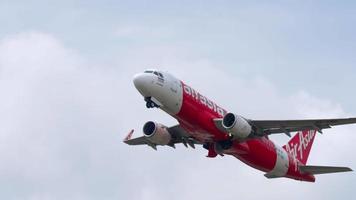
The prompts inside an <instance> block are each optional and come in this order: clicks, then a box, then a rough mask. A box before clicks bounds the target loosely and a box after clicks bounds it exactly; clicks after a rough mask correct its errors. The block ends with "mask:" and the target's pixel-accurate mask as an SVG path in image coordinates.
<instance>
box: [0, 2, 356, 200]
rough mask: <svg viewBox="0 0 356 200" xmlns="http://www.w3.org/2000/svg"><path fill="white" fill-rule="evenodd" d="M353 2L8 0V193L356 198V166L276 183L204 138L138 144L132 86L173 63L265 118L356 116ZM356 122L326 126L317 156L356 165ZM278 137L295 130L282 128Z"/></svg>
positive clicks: (235, 107) (2, 119)
mask: <svg viewBox="0 0 356 200" xmlns="http://www.w3.org/2000/svg"><path fill="white" fill-rule="evenodd" d="M355 23H356V3H354V2H353V1H331V0H330V1H328V0H327V1H295V0H288V1H227V0H223V1H199V0H197V1H194V2H192V1H185V0H182V1H169V2H168V1H159V0H157V1H100V2H99V1H79V0H78V1H52V2H51V1H32V0H30V1H25V2H21V1H6V0H5V1H4V0H1V1H0V24H1V29H0V94H1V96H0V97H1V98H0V177H1V178H0V197H1V198H2V199H10V200H12V199H30V200H52V199H76V200H77V199H134V200H141V199H145V200H149V199H155V200H160V199H168V198H169V199H173V200H174V199H216V198H220V199H228V200H229V199H238V198H240V199H261V198H274V199H286V198H288V199H301V198H317V199H339V198H348V199H353V198H356V196H355V193H354V191H353V188H355V187H356V176H355V174H354V173H345V174H332V175H323V176H318V177H317V182H316V183H314V184H311V183H303V182H298V181H293V180H289V179H274V180H268V179H266V178H265V177H264V176H263V173H262V172H259V171H257V170H255V169H252V168H250V167H248V166H246V165H245V164H243V163H241V162H240V161H239V160H237V159H234V158H233V157H229V156H224V157H219V158H215V159H209V158H206V157H205V156H206V155H207V152H206V150H204V149H203V148H199V147H198V148H197V149H195V150H193V149H186V148H185V147H182V145H181V146H178V147H177V149H175V150H174V149H171V148H169V147H161V148H159V149H158V151H157V152H156V151H154V150H152V149H151V148H150V147H131V146H127V145H125V144H124V143H123V142H122V140H123V138H124V137H125V135H126V134H127V133H128V131H129V130H131V129H132V128H133V129H135V130H136V133H135V135H136V136H140V135H141V134H142V133H141V129H142V126H143V124H144V123H145V122H146V121H150V120H153V121H157V122H159V123H162V124H165V125H167V126H171V125H175V124H176V123H177V122H176V121H175V120H174V119H173V118H172V117H170V116H169V115H167V114H166V113H164V112H163V111H160V110H158V109H150V110H148V109H146V108H145V103H144V101H143V98H142V97H141V96H140V94H139V93H138V92H137V91H136V89H135V87H134V86H133V83H132V77H133V75H134V74H136V73H139V72H142V71H143V70H144V69H146V68H158V69H161V70H163V71H168V72H170V73H171V74H173V75H175V76H176V77H177V78H179V79H182V80H183V81H185V82H186V83H188V84H189V85H190V86H192V87H193V88H195V89H196V90H198V91H200V92H201V93H202V94H204V95H205V96H208V97H209V98H210V99H212V100H214V101H215V102H217V103H218V104H219V105H221V106H222V107H224V108H226V109H227V110H229V111H231V112H234V113H237V114H240V115H243V116H245V117H247V118H251V119H303V118H336V117H352V116H356V106H355V99H356V95H355V94H354V92H353V86H354V85H356V79H355V74H356V68H355V67H354V63H355V61H356V57H355V56H354V52H356V29H355V28H354V24H355ZM355 132H356V125H349V126H342V127H335V128H333V129H330V130H325V131H324V134H323V135H317V138H316V140H315V143H314V146H313V149H312V152H311V154H310V157H309V161H308V163H309V164H313V165H334V166H349V167H351V168H354V169H356V160H355V156H354V154H353V151H352V150H353V147H354V144H353V141H355V140H356V135H355ZM271 138H272V139H273V140H274V141H276V143H277V144H279V145H283V144H284V143H286V142H287V141H288V138H287V137H286V136H284V135H280V136H273V137H271Z"/></svg>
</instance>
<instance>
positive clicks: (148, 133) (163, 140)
mask: <svg viewBox="0 0 356 200" xmlns="http://www.w3.org/2000/svg"><path fill="white" fill-rule="evenodd" d="M143 133H144V135H145V137H146V138H147V139H148V140H149V141H150V142H152V143H153V144H156V145H167V144H169V143H170V141H171V139H172V136H171V134H170V133H169V132H168V130H167V127H165V126H163V125H162V124H158V123H155V122H152V121H149V122H147V123H146V124H145V125H144V126H143Z"/></svg>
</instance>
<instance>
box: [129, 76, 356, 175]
mask: <svg viewBox="0 0 356 200" xmlns="http://www.w3.org/2000/svg"><path fill="white" fill-rule="evenodd" d="M134 84H135V87H136V88H137V90H138V91H139V92H140V93H141V94H142V96H143V97H144V100H145V101H146V107H147V108H160V109H162V110H163V111H165V112H167V113H168V114H170V115H171V116H172V117H174V118H176V119H177V121H178V122H179V124H178V125H176V126H173V127H166V126H164V125H162V124H159V123H156V122H153V121H149V122H147V123H146V124H145V125H144V126H143V133H144V136H141V137H138V138H133V139H132V138H131V136H132V134H133V130H132V131H131V132H130V133H129V134H128V135H127V136H126V138H125V140H124V142H125V143H126V144H129V145H148V146H150V147H152V148H154V149H157V146H158V145H162V146H171V147H175V145H176V144H178V143H181V144H183V145H185V146H186V147H188V145H189V146H191V147H193V148H195V145H202V146H203V148H205V149H207V151H208V155H207V157H209V158H214V157H216V156H218V155H221V156H223V155H232V156H234V157H236V158H237V159H239V160H241V161H242V162H244V163H246V164H247V165H249V166H251V167H253V168H256V169H258V170H261V171H263V172H265V177H267V178H280V177H287V178H292V179H295V180H300V181H308V182H315V177H314V175H316V174H325V173H336V172H346V171H352V170H351V169H350V168H347V167H330V166H311V165H306V163H307V160H308V156H309V153H310V150H311V147H312V145H313V141H314V138H315V135H316V133H317V132H320V133H321V132H322V130H323V129H326V128H331V126H336V125H343V124H352V123H356V118H343V119H307V120H252V119H247V118H244V117H242V116H240V115H237V114H234V113H232V112H227V111H226V110H225V109H223V108H222V107H220V106H219V105H218V104H216V103H215V102H213V101H211V100H210V99H208V98H207V97H205V96H204V95H202V94H200V93H199V92H197V91H196V90H194V89H193V88H191V87H190V86H188V85H186V84H185V83H183V82H182V81H180V80H178V79H176V78H175V77H174V76H172V75H170V74H169V73H166V72H161V71H158V70H146V71H145V72H144V73H141V74H137V75H135V77H134ZM291 132H297V133H296V134H295V135H294V137H293V138H292V139H291V140H290V141H289V142H288V143H287V144H286V145H284V146H283V147H279V146H278V145H275V144H274V143H273V142H272V141H271V140H270V139H269V138H268V136H269V135H271V134H280V133H283V134H286V135H288V136H291Z"/></svg>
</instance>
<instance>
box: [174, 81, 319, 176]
mask: <svg viewBox="0 0 356 200" xmlns="http://www.w3.org/2000/svg"><path fill="white" fill-rule="evenodd" d="M181 85H182V88H183V101H182V106H181V109H180V111H179V112H178V114H176V115H174V116H173V117H175V118H176V119H177V120H178V121H179V123H180V125H181V126H182V127H183V128H185V129H186V130H188V131H189V133H191V134H192V136H193V137H194V138H196V139H198V140H200V141H207V140H211V141H215V142H216V141H224V140H228V139H229V136H228V134H226V132H222V131H220V130H219V129H218V128H217V127H216V126H215V124H214V119H217V118H222V117H223V116H224V115H225V114H226V111H225V110H224V109H223V108H221V107H219V106H218V105H217V104H215V103H214V102H212V101H211V100H209V99H207V98H206V97H205V96H203V95H201V94H200V93H198V92H197V91H195V90H194V89H192V88H191V87H189V86H188V85H186V84H184V83H183V82H181ZM313 134H315V132H314V133H313ZM223 153H224V154H229V155H232V156H235V157H236V158H237V159H239V160H241V161H242V162H244V163H246V164H247V165H249V166H251V167H253V168H256V169H258V170H261V171H263V172H266V173H267V174H268V173H269V172H272V171H274V170H277V171H278V170H279V172H278V176H276V177H288V178H292V179H296V180H301V181H309V182H314V181H315V177H314V176H313V175H311V174H303V173H301V172H300V171H299V168H298V166H300V165H302V164H301V163H300V161H299V160H297V159H296V158H295V156H293V155H292V154H291V153H289V151H286V149H285V147H283V148H282V147H279V146H277V145H275V144H274V143H273V142H272V141H271V140H269V139H268V137H260V138H252V139H248V140H246V141H236V140H235V141H233V144H232V148H230V149H228V150H226V151H224V152H223ZM278 156H280V157H282V158H283V156H287V158H285V157H284V158H283V159H284V160H286V162H287V163H283V162H281V161H280V160H281V159H280V158H279V157H278ZM277 165H281V166H277ZM276 168H279V169H276ZM281 173H282V174H281ZM283 173H285V174H283ZM272 178H273V176H272Z"/></svg>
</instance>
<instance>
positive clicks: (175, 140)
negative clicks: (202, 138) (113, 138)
mask: <svg viewBox="0 0 356 200" xmlns="http://www.w3.org/2000/svg"><path fill="white" fill-rule="evenodd" d="M167 131H168V132H169V133H170V134H171V137H172V139H171V141H170V143H169V144H168V146H171V147H173V148H175V144H179V143H182V144H183V145H184V146H186V147H188V145H189V146H190V147H192V148H195V146H194V145H195V144H202V143H201V142H199V141H197V140H195V139H194V138H192V137H191V136H190V135H189V134H188V133H187V132H186V131H185V130H184V129H183V128H182V127H181V126H180V125H176V126H172V127H169V128H167ZM133 132H134V130H131V131H130V132H129V134H128V135H127V136H126V138H125V139H124V143H126V144H128V145H148V146H150V147H152V148H153V149H155V150H157V147H156V146H157V145H156V144H154V143H152V142H151V141H149V140H148V139H147V138H146V137H145V136H141V137H137V138H131V137H132V135H133Z"/></svg>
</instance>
